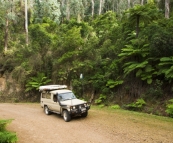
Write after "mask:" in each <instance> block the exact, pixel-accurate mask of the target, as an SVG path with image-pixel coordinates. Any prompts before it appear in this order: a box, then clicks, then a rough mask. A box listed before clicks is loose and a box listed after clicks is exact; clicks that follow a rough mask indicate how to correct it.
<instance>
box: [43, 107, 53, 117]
mask: <svg viewBox="0 0 173 143" xmlns="http://www.w3.org/2000/svg"><path fill="white" fill-rule="evenodd" d="M44 113H45V114H46V115H50V113H51V112H50V111H49V108H48V107H47V106H44Z"/></svg>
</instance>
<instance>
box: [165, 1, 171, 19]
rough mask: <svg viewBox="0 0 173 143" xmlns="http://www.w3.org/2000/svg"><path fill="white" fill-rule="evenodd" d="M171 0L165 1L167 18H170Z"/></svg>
mask: <svg viewBox="0 0 173 143" xmlns="http://www.w3.org/2000/svg"><path fill="white" fill-rule="evenodd" d="M169 4H170V0H165V18H169V13H170V8H169Z"/></svg>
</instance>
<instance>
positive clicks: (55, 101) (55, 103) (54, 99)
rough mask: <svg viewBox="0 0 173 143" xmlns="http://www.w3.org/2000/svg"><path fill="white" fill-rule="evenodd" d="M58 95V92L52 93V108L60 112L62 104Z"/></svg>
mask: <svg viewBox="0 0 173 143" xmlns="http://www.w3.org/2000/svg"><path fill="white" fill-rule="evenodd" d="M57 96H58V95H57V94H52V110H53V111H56V112H60V105H59V102H58V97H57Z"/></svg>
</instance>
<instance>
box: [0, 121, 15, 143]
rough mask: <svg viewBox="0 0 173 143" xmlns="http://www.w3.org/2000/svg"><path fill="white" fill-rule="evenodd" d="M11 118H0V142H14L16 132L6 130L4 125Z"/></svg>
mask: <svg viewBox="0 0 173 143" xmlns="http://www.w3.org/2000/svg"><path fill="white" fill-rule="evenodd" d="M11 121H12V120H2V119H1V120H0V143H16V142H17V135H16V133H13V132H9V131H7V130H6V126H7V125H8V124H9V123H11Z"/></svg>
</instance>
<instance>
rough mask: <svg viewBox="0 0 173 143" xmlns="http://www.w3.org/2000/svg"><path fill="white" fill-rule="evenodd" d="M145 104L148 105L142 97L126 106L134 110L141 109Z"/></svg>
mask: <svg viewBox="0 0 173 143" xmlns="http://www.w3.org/2000/svg"><path fill="white" fill-rule="evenodd" d="M144 105H146V102H145V101H144V99H142V98H141V99H137V101H136V102H133V103H130V104H128V105H126V107H127V108H128V109H132V110H141V109H142V108H143V106H144Z"/></svg>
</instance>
